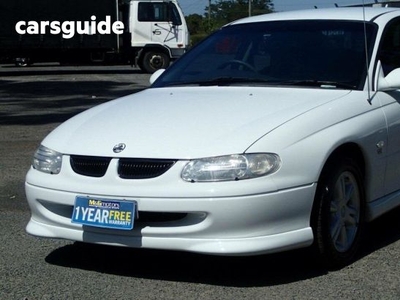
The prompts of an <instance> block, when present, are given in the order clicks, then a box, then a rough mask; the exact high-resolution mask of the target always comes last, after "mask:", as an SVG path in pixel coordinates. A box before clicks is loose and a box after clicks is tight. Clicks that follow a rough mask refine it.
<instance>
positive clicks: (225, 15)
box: [205, 0, 274, 29]
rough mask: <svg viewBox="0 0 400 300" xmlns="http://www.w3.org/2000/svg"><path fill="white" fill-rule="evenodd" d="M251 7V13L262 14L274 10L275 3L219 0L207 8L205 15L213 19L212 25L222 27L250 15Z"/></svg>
mask: <svg viewBox="0 0 400 300" xmlns="http://www.w3.org/2000/svg"><path fill="white" fill-rule="evenodd" d="M249 1H251V3H249ZM249 8H251V15H260V14H266V13H270V12H272V11H273V9H274V5H273V3H272V0H225V1H224V0H218V1H217V3H215V4H211V5H210V6H209V7H208V6H207V7H206V8H205V11H206V13H205V17H206V18H207V19H209V20H210V21H212V24H213V26H212V27H214V28H213V29H216V28H215V26H216V27H220V26H222V25H224V24H227V23H229V22H232V21H235V20H237V19H241V18H244V17H247V16H249ZM209 11H210V16H209V15H208V12H209Z"/></svg>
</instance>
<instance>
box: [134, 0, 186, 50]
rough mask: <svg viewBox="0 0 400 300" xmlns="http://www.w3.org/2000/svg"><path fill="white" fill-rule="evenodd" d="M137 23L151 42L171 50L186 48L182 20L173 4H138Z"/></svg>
mask: <svg viewBox="0 0 400 300" xmlns="http://www.w3.org/2000/svg"><path fill="white" fill-rule="evenodd" d="M138 21H139V22H142V23H141V25H140V27H141V28H142V29H144V28H146V29H145V30H146V31H147V32H148V33H149V37H150V39H151V41H152V42H154V43H158V44H162V45H165V46H168V47H170V48H172V49H174V48H179V47H182V45H183V46H186V45H185V37H184V34H185V32H184V30H183V26H182V25H183V22H182V18H181V16H180V14H179V10H178V8H177V7H176V5H175V4H174V3H173V2H139V6H138ZM178 45H181V46H178Z"/></svg>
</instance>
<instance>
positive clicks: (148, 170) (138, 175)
mask: <svg viewBox="0 0 400 300" xmlns="http://www.w3.org/2000/svg"><path fill="white" fill-rule="evenodd" d="M175 162H176V161H174V160H146V159H129V158H123V159H120V160H119V164H118V175H119V177H121V178H124V179H144V178H153V177H157V176H160V175H161V174H163V173H165V172H166V171H167V170H168V169H169V168H171V167H172V166H173V165H174V164H175Z"/></svg>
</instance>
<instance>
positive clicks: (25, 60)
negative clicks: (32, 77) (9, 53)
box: [15, 57, 31, 67]
mask: <svg viewBox="0 0 400 300" xmlns="http://www.w3.org/2000/svg"><path fill="white" fill-rule="evenodd" d="M15 65H16V66H17V67H29V66H30V65H31V60H30V58H29V57H21V58H16V59H15Z"/></svg>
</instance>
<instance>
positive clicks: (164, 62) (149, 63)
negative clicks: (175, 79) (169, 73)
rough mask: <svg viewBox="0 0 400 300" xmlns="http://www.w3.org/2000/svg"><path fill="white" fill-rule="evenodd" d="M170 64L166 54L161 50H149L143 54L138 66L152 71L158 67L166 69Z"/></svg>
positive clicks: (149, 71) (146, 70)
mask: <svg viewBox="0 0 400 300" xmlns="http://www.w3.org/2000/svg"><path fill="white" fill-rule="evenodd" d="M169 64H170V58H169V57H168V55H166V54H165V53H162V52H155V51H149V52H146V53H145V54H144V55H143V60H142V62H141V63H139V67H140V68H141V69H142V70H143V71H144V72H147V73H151V74H152V73H154V72H155V71H157V70H159V69H166V68H167V67H168V66H169Z"/></svg>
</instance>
